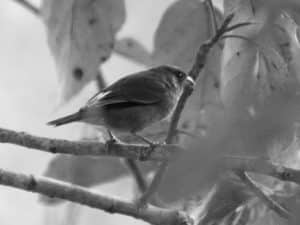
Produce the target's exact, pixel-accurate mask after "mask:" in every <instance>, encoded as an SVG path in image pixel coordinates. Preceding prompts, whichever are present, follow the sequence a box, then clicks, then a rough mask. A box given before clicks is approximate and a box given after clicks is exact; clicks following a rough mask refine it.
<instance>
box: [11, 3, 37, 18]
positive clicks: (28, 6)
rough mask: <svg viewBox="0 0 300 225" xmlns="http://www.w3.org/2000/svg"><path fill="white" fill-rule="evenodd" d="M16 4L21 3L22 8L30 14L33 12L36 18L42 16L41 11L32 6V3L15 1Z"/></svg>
mask: <svg viewBox="0 0 300 225" xmlns="http://www.w3.org/2000/svg"><path fill="white" fill-rule="evenodd" d="M14 1H15V2H17V3H19V4H20V5H21V6H23V7H24V8H25V9H27V10H28V11H29V12H31V13H32V14H33V15H35V16H40V10H39V9H38V8H37V7H36V6H34V5H33V4H31V3H30V2H28V1H26V0H14Z"/></svg>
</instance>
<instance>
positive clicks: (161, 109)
mask: <svg viewBox="0 0 300 225" xmlns="http://www.w3.org/2000/svg"><path fill="white" fill-rule="evenodd" d="M186 78H187V75H186V74H185V73H184V72H182V71H181V70H179V69H177V68H175V67H171V66H159V67H155V68H152V69H149V70H145V71H141V72H138V73H134V74H131V75H128V76H126V77H124V78H122V79H120V80H118V81H116V82H115V83H113V84H112V85H110V86H108V87H107V88H105V89H103V90H102V91H100V92H99V93H97V94H96V95H95V96H93V97H92V98H91V99H90V100H89V101H88V102H87V104H86V105H85V106H83V107H82V108H81V109H80V110H79V111H78V112H76V113H74V114H71V115H68V116H65V117H62V118H59V119H56V120H53V121H51V122H49V123H48V124H49V125H54V126H60V125H64V124H67V123H72V122H85V123H89V124H93V125H101V126H105V127H106V128H107V129H109V130H111V131H112V132H114V131H117V132H127V133H132V134H134V135H136V136H138V135H137V134H136V133H137V132H138V131H141V130H143V129H144V128H145V127H147V126H149V125H151V124H152V123H155V122H158V121H160V120H162V119H164V118H166V117H167V116H168V115H169V114H170V112H171V111H172V110H173V108H174V107H175V105H176V103H177V100H178V98H179V95H180V93H181V91H182V88H183V84H184V80H185V79H186Z"/></svg>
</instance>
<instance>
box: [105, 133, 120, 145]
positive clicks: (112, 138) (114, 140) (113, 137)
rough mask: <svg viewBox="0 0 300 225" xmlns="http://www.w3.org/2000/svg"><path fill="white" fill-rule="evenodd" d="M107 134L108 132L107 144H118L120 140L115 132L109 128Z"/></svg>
mask: <svg viewBox="0 0 300 225" xmlns="http://www.w3.org/2000/svg"><path fill="white" fill-rule="evenodd" d="M107 134H108V137H109V139H108V140H107V141H106V145H108V146H110V145H112V144H116V143H118V142H120V141H119V140H118V139H117V138H116V137H115V136H114V135H113V134H112V132H111V131H110V130H109V129H107Z"/></svg>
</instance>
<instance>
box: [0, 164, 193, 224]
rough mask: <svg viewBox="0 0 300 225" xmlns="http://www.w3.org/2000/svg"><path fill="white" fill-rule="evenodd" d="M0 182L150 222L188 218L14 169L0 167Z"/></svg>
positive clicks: (180, 221)
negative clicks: (140, 207) (140, 206)
mask: <svg viewBox="0 0 300 225" xmlns="http://www.w3.org/2000/svg"><path fill="white" fill-rule="evenodd" d="M0 184H2V185H6V186H11V187H15V188H18V189H23V190H26V191H30V192H34V193H40V194H44V195H47V196H49V197H57V198H61V199H65V200H69V201H71V202H75V203H79V204H82V205H86V206H90V207H93V208H97V209H101V210H104V211H106V212H109V213H120V214H123V215H128V216H132V217H134V218H137V219H142V220H144V221H146V222H149V223H151V224H155V225H160V224H166V225H188V224H192V221H191V219H190V218H189V217H188V216H187V215H186V214H185V213H183V212H180V211H173V210H166V209H161V208H157V207H149V208H147V209H138V208H137V207H136V206H135V205H134V204H133V203H130V202H126V201H122V200H119V199H116V198H109V197H106V196H103V195H100V194H97V193H95V192H92V191H90V190H88V189H86V188H82V187H80V186H77V185H72V184H68V183H65V182H58V181H54V180H50V179H46V178H42V177H40V178H37V177H34V176H32V175H25V174H21V173H14V172H10V171H6V170H3V169H0Z"/></svg>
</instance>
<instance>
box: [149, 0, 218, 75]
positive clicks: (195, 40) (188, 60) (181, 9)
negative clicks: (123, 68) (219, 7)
mask: <svg viewBox="0 0 300 225" xmlns="http://www.w3.org/2000/svg"><path fill="white" fill-rule="evenodd" d="M207 10H208V8H207V6H206V4H205V3H203V2H200V1H197V0H186V1H181V0H178V1H175V2H174V3H173V4H172V5H171V6H170V7H169V8H168V9H167V10H166V12H165V13H164V15H163V17H162V19H161V21H160V24H159V26H158V28H157V29H156V32H155V36H154V52H153V57H154V58H155V59H156V60H158V61H159V62H160V63H161V64H173V65H176V66H178V67H180V68H182V69H183V70H185V71H186V70H188V69H190V68H191V66H192V64H193V62H194V57H195V54H196V52H197V50H198V48H199V46H200V44H201V43H202V42H203V41H205V40H206V39H207V38H208V37H209V36H210V35H211V33H212V31H211V29H212V28H211V25H210V20H209V19H210V17H209V13H208V11H207ZM217 15H218V16H219V18H218V19H220V14H217Z"/></svg>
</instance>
